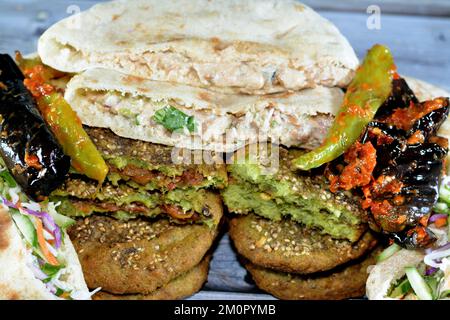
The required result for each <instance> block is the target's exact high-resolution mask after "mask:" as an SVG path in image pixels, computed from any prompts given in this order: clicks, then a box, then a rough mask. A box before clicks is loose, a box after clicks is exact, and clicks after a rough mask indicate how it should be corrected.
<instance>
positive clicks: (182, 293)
mask: <svg viewBox="0 0 450 320" xmlns="http://www.w3.org/2000/svg"><path fill="white" fill-rule="evenodd" d="M210 258H211V257H210V256H207V257H206V258H204V259H203V260H202V262H200V264H199V265H197V266H195V267H194V268H193V269H192V270H190V271H188V272H186V273H185V274H183V275H181V276H179V277H178V278H176V279H174V280H172V281H170V282H169V283H168V284H167V285H165V286H164V287H161V288H159V289H157V290H155V291H153V292H152V293H150V294H147V295H143V294H136V295H115V294H111V293H108V292H105V291H101V292H99V293H97V294H96V295H95V296H94V297H93V299H94V300H179V299H183V298H186V297H189V296H191V295H193V294H194V293H196V292H198V291H199V290H200V289H201V288H202V286H203V284H204V283H205V282H206V280H207V278H208V270H209V261H210Z"/></svg>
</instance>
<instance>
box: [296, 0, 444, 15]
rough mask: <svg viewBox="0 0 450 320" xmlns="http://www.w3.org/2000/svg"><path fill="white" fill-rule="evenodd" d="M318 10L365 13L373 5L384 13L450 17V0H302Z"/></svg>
mask: <svg viewBox="0 0 450 320" xmlns="http://www.w3.org/2000/svg"><path fill="white" fill-rule="evenodd" d="M301 2H303V3H305V4H307V5H309V6H310V7H312V8H314V9H316V10H330V11H344V12H358V13H364V12H366V10H367V8H368V7H369V6H372V5H377V6H379V7H380V9H381V12H382V13H388V14H401V15H423V16H441V17H442V16H447V17H448V16H450V1H448V0H378V1H375V0H345V1H336V0H302V1H301Z"/></svg>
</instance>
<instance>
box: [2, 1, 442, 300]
mask: <svg viewBox="0 0 450 320" xmlns="http://www.w3.org/2000/svg"><path fill="white" fill-rule="evenodd" d="M161 1H164V0H161ZM96 2H100V1H93V0H52V1H45V0H0V52H7V53H13V52H14V51H15V50H20V51H22V52H23V53H31V52H35V51H36V42H37V39H38V37H39V36H40V34H42V32H43V31H44V30H46V28H48V27H49V26H50V25H51V24H52V23H54V22H55V21H57V20H59V19H61V18H64V17H66V16H68V15H69V14H70V13H73V10H76V9H77V7H79V8H81V9H82V10H83V9H87V8H89V7H90V6H91V5H92V4H94V3H96ZM303 2H304V3H306V4H308V5H309V6H311V7H313V8H315V9H317V10H318V11H319V12H320V13H321V14H322V15H323V16H325V17H326V18H328V19H329V20H331V21H332V22H334V23H335V24H336V25H337V27H338V28H339V29H340V30H341V32H342V33H343V34H344V35H345V36H346V37H347V38H348V39H349V41H350V43H351V44H352V46H353V48H354V49H355V51H356V53H357V54H358V56H359V57H363V56H364V54H365V52H366V50H368V49H369V48H370V47H371V46H372V45H373V44H375V43H382V44H386V45H388V46H389V47H390V48H391V50H392V52H393V54H394V56H395V60H396V63H397V65H398V68H399V71H400V73H402V74H404V75H408V76H413V77H416V78H419V79H422V80H426V81H428V82H430V83H433V84H435V85H438V86H440V87H442V88H445V89H447V90H450V1H449V0H379V1H372V0H341V1H334V0H307V1H303ZM372 4H377V5H378V6H379V9H380V10H381V16H380V18H381V20H380V22H381V25H380V26H381V28H380V29H379V30H377V29H374V30H371V29H369V28H368V27H367V19H368V18H369V17H370V14H368V13H367V8H368V7H369V6H370V5H372ZM271 298H272V297H271V296H269V295H266V294H262V293H261V292H260V291H258V290H257V289H256V288H255V286H254V284H253V283H252V281H251V279H250V277H249V276H248V275H247V272H246V271H245V269H244V268H243V267H242V266H241V265H240V264H239V262H238V260H237V258H236V254H235V251H234V249H233V248H232V246H231V244H230V240H229V238H228V236H227V235H226V234H224V235H222V237H221V239H220V241H219V243H218V245H217V248H216V250H215V253H214V258H213V260H212V263H211V270H210V274H209V278H208V282H207V284H206V285H205V287H204V289H203V290H202V291H201V292H200V293H198V294H197V295H195V296H193V297H191V299H234V300H242V299H271Z"/></svg>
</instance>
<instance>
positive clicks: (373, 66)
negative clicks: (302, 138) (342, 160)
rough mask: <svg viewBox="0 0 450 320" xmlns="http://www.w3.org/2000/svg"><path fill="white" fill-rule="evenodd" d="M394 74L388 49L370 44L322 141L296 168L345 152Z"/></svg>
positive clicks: (383, 96) (316, 164) (385, 95)
mask: <svg viewBox="0 0 450 320" xmlns="http://www.w3.org/2000/svg"><path fill="white" fill-rule="evenodd" d="M395 76H396V66H395V64H394V59H393V57H392V54H391V52H390V51H389V49H388V48H387V47H385V46H382V45H375V46H373V47H372V48H371V49H370V50H369V52H368V53H367V56H366V57H365V59H364V61H363V63H362V65H361V66H360V67H359V68H358V70H357V71H356V74H355V78H354V79H353V81H352V82H351V83H350V86H349V87H348V89H347V92H346V94H345V96H344V101H343V103H342V105H341V107H340V110H339V112H338V114H337V115H336V118H335V120H334V123H333V125H332V126H331V128H330V130H329V131H328V135H327V137H326V138H325V141H324V142H323V143H322V145H321V146H320V147H318V148H317V149H315V150H312V151H311V152H308V153H306V154H303V155H302V156H300V157H299V158H297V159H295V161H294V162H293V163H294V165H295V167H296V169H300V170H310V169H313V168H317V167H320V166H321V165H323V164H325V163H327V162H330V161H333V160H334V159H336V158H337V157H339V156H340V155H342V154H343V153H344V152H345V151H347V149H348V148H349V147H350V146H351V145H352V144H353V143H355V141H357V140H358V138H359V136H360V135H361V133H362V132H363V131H364V128H365V127H366V126H367V125H368V124H369V122H370V121H372V119H373V118H374V116H375V113H376V112H377V110H378V109H379V108H380V106H381V105H382V104H383V102H384V101H385V100H386V99H387V98H388V97H389V94H390V93H391V91H392V80H393V79H394V77H395Z"/></svg>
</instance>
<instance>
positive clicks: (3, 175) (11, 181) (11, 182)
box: [0, 169, 17, 188]
mask: <svg viewBox="0 0 450 320" xmlns="http://www.w3.org/2000/svg"><path fill="white" fill-rule="evenodd" d="M0 177H1V178H3V180H5V181H6V183H7V184H8V186H9V187H10V188H15V187H16V186H17V183H16V180H14V178H13V176H12V175H11V174H10V173H9V171H8V170H7V169H5V170H2V171H0Z"/></svg>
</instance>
